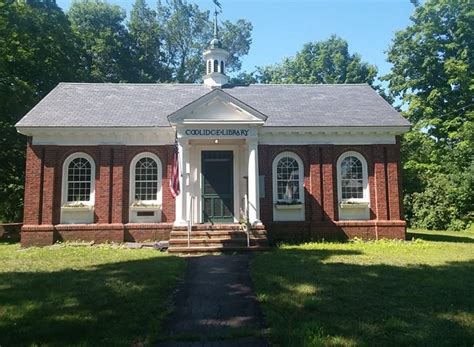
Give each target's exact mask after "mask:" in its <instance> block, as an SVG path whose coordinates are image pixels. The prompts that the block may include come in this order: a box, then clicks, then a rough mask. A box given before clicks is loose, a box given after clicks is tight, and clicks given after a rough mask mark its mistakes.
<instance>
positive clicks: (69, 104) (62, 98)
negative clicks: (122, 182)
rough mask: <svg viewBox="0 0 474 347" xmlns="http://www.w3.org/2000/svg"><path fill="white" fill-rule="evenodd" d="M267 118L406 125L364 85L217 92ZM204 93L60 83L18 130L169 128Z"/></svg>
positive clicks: (188, 88)
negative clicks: (173, 116)
mask: <svg viewBox="0 0 474 347" xmlns="http://www.w3.org/2000/svg"><path fill="white" fill-rule="evenodd" d="M223 90H224V91H225V92H226V93H229V94H230V95H232V96H233V97H235V98H237V99H239V100H241V101H242V102H244V103H246V104H247V105H249V106H251V107H253V108H254V109H256V110H258V111H260V112H261V113H263V114H265V115H267V116H268V119H267V121H266V123H265V126H408V125H409V122H408V121H407V120H406V119H404V118H403V117H402V116H401V115H400V114H399V113H398V112H397V111H396V110H395V109H394V108H393V107H392V106H390V105H389V104H388V103H387V102H386V101H385V100H384V99H383V98H381V97H380V96H379V95H378V93H377V92H376V91H375V90H373V89H372V88H371V87H370V86H369V85H366V84H339V85H250V86H231V87H225V88H224V89H223ZM209 92H210V89H209V88H207V87H205V86H203V85H199V84H108V83H104V84H101V83H60V84H59V85H58V86H57V87H56V88H54V89H53V90H52V91H51V93H49V94H48V95H47V96H46V97H45V98H44V99H43V100H41V101H40V102H39V103H38V104H37V105H36V106H35V107H34V108H33V109H32V110H31V111H30V112H28V114H27V115H26V116H25V117H23V118H22V119H21V120H20V121H19V122H18V124H17V126H18V127H149V126H156V127H160V126H169V125H170V124H169V122H168V118H167V116H168V115H170V114H171V113H173V112H175V111H177V110H178V109H180V108H182V107H184V106H186V105H188V104H189V103H191V102H193V101H194V100H196V99H198V98H199V97H201V96H203V95H205V94H207V93H209Z"/></svg>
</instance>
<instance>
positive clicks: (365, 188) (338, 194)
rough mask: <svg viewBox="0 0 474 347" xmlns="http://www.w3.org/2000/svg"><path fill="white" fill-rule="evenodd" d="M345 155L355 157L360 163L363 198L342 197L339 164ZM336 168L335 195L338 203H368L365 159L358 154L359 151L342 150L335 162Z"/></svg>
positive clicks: (367, 176)
mask: <svg viewBox="0 0 474 347" xmlns="http://www.w3.org/2000/svg"><path fill="white" fill-rule="evenodd" d="M347 157H356V158H357V159H359V160H360V162H361V163H362V184H363V198H362V199H345V200H343V199H342V183H341V182H342V172H341V171H342V170H341V164H342V161H343V160H344V159H345V158H347ZM336 165H337V166H336V168H337V197H338V201H339V204H341V203H351V202H354V203H369V202H370V195H369V175H368V170H367V160H366V159H365V157H364V156H363V155H362V154H360V153H359V152H355V151H348V152H344V153H342V154H341V155H340V156H339V159H338V160H337V164H336Z"/></svg>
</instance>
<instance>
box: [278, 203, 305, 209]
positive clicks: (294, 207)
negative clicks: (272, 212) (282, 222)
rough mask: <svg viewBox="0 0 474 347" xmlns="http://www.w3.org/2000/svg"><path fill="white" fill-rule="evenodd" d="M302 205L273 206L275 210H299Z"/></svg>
mask: <svg viewBox="0 0 474 347" xmlns="http://www.w3.org/2000/svg"><path fill="white" fill-rule="evenodd" d="M302 207H303V204H275V208H276V209H277V210H299V209H300V208H302Z"/></svg>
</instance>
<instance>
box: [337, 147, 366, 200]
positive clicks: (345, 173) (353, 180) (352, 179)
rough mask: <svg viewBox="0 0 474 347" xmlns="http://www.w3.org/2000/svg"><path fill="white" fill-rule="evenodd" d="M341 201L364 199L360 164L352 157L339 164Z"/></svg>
mask: <svg viewBox="0 0 474 347" xmlns="http://www.w3.org/2000/svg"><path fill="white" fill-rule="evenodd" d="M341 191H342V199H362V198H363V197H364V180H363V173H362V162H361V161H360V160H359V159H358V158H356V157H353V156H349V157H346V158H344V160H343V161H342V162H341Z"/></svg>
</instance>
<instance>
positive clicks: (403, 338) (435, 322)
mask: <svg viewBox="0 0 474 347" xmlns="http://www.w3.org/2000/svg"><path fill="white" fill-rule="evenodd" d="M341 254H346V255H351V253H350V252H344V253H341V250H303V249H291V248H290V249H278V250H275V252H274V253H273V254H272V253H269V254H264V255H260V256H258V257H257V258H256V259H255V260H254V263H253V264H252V275H253V278H254V281H255V284H256V288H257V293H258V295H259V299H260V301H261V302H262V307H263V311H264V314H265V316H266V319H267V321H268V324H269V325H270V327H271V338H272V341H273V342H274V343H277V344H278V345H282V346H310V345H311V346H320V345H322V346H334V345H337V346H366V345H368V346H372V345H374V346H375V345H378V346H417V345H418V346H419V345H426V346H472V345H473V343H474V329H473V327H474V295H472V293H474V282H473V281H471V280H470V279H472V278H474V262H472V261H467V262H453V263H450V264H448V265H443V266H426V265H424V266H422V265H419V266H406V267H402V266H391V265H384V264H363V261H362V260H361V261H360V262H359V261H357V260H355V259H354V261H351V262H349V261H347V263H346V262H344V261H341V262H327V263H324V262H323V260H325V259H328V258H329V257H331V256H338V255H341ZM352 255H354V256H357V252H353V254H352Z"/></svg>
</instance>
